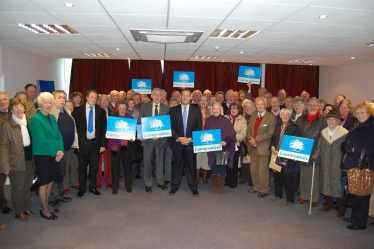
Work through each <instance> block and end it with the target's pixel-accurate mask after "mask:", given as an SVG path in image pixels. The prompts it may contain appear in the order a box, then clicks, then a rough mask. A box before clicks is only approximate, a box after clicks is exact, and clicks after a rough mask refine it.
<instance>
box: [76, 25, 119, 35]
mask: <svg viewBox="0 0 374 249" xmlns="http://www.w3.org/2000/svg"><path fill="white" fill-rule="evenodd" d="M74 30H75V31H77V32H78V33H79V34H81V35H122V33H121V31H120V29H119V28H118V27H117V26H78V25H76V26H74Z"/></svg>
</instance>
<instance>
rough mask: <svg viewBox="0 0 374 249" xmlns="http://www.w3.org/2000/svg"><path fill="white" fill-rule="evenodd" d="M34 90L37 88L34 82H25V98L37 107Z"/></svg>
mask: <svg viewBox="0 0 374 249" xmlns="http://www.w3.org/2000/svg"><path fill="white" fill-rule="evenodd" d="M36 90H37V88H36V86H35V85H34V84H27V85H26V86H25V91H26V93H27V98H28V99H29V100H31V101H32V102H33V103H34V105H35V108H36V109H38V108H39V106H38V102H37V101H36Z"/></svg>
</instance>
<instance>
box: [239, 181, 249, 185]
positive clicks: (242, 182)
mask: <svg viewBox="0 0 374 249" xmlns="http://www.w3.org/2000/svg"><path fill="white" fill-rule="evenodd" d="M246 182H247V180H240V182H239V184H244V183H246Z"/></svg>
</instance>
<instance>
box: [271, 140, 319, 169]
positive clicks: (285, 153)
mask: <svg viewBox="0 0 374 249" xmlns="http://www.w3.org/2000/svg"><path fill="white" fill-rule="evenodd" d="M313 143H314V140H313V139H309V138H303V137H295V136H288V135H284V136H283V140H282V144H281V146H280V149H279V153H278V156H281V157H285V158H289V159H294V160H296V161H301V162H308V161H309V157H310V153H311V152H312V149H313Z"/></svg>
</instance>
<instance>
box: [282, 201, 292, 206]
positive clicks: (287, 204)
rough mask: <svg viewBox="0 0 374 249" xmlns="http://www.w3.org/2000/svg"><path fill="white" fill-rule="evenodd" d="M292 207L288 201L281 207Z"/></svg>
mask: <svg viewBox="0 0 374 249" xmlns="http://www.w3.org/2000/svg"><path fill="white" fill-rule="evenodd" d="M291 205H292V202H290V201H286V202H285V203H284V204H283V206H291Z"/></svg>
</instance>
